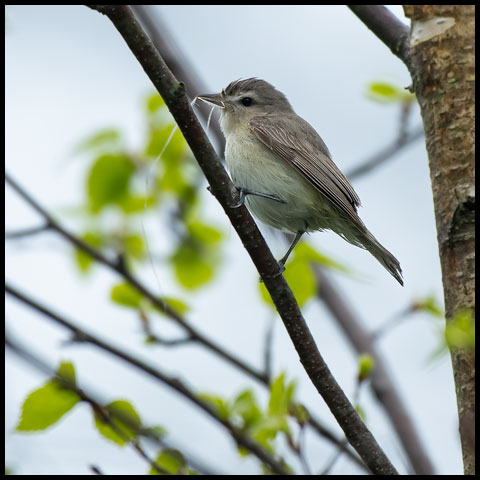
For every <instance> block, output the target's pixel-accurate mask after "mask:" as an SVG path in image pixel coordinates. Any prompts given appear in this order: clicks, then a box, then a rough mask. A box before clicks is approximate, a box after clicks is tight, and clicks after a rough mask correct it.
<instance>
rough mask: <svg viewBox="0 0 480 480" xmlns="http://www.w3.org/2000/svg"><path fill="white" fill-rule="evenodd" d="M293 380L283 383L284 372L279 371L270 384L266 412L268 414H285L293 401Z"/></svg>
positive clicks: (294, 386)
mask: <svg viewBox="0 0 480 480" xmlns="http://www.w3.org/2000/svg"><path fill="white" fill-rule="evenodd" d="M295 388H296V385H295V382H290V383H289V384H287V385H286V384H285V373H281V374H280V375H279V376H278V377H277V378H276V379H275V380H274V381H273V382H272V384H271V386H270V400H269V402H268V413H269V414H270V415H286V414H287V413H288V410H289V407H290V406H291V404H292V402H293V396H294V394H295Z"/></svg>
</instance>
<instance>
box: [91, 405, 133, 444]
mask: <svg viewBox="0 0 480 480" xmlns="http://www.w3.org/2000/svg"><path fill="white" fill-rule="evenodd" d="M104 408H105V413H106V415H108V417H109V418H110V421H111V422H112V423H113V425H114V427H112V426H111V425H110V423H109V422H105V421H104V419H103V418H102V417H101V416H100V414H99V413H98V412H95V426H96V427H97V429H98V431H99V432H100V433H101V434H102V435H103V436H104V437H105V438H107V439H108V440H111V441H112V442H115V443H116V444H117V445H120V446H122V447H123V446H124V445H125V444H126V443H127V442H128V441H132V440H134V439H135V438H136V437H137V436H138V432H139V431H140V428H141V426H142V422H141V420H140V416H139V415H138V413H137V411H136V410H135V408H134V407H133V405H132V404H131V403H130V402H127V401H126V400H115V401H113V402H111V403H109V404H108V405H107V406H106V407H104Z"/></svg>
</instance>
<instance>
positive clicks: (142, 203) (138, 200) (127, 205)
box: [119, 193, 157, 213]
mask: <svg viewBox="0 0 480 480" xmlns="http://www.w3.org/2000/svg"><path fill="white" fill-rule="evenodd" d="M156 204H157V199H156V198H155V197H153V196H151V195H149V196H147V197H144V196H141V195H140V196H138V195H132V194H130V193H127V195H126V196H125V197H123V199H122V200H121V201H120V203H119V205H120V206H121V207H122V210H123V211H124V212H125V213H139V212H143V211H144V210H148V209H149V208H152V207H154V206H155V205H156Z"/></svg>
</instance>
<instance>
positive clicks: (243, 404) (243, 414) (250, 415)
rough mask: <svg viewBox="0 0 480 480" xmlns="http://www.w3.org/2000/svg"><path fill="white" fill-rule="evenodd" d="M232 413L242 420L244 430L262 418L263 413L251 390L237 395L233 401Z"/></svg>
mask: <svg viewBox="0 0 480 480" xmlns="http://www.w3.org/2000/svg"><path fill="white" fill-rule="evenodd" d="M231 413H232V414H234V415H238V416H239V417H240V418H241V419H242V421H243V425H242V426H241V427H242V428H249V427H251V426H252V425H254V424H256V423H257V422H259V421H260V420H261V418H262V411H261V410H260V408H259V406H258V405H257V402H256V400H255V395H254V393H253V391H252V390H250V389H247V390H244V391H243V392H241V393H239V394H238V395H237V397H236V398H235V400H234V401H233V404H232V407H231Z"/></svg>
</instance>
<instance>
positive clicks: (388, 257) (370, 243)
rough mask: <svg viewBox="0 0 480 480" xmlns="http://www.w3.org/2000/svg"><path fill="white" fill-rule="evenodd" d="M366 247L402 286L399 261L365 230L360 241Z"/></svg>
mask: <svg viewBox="0 0 480 480" xmlns="http://www.w3.org/2000/svg"><path fill="white" fill-rule="evenodd" d="M362 244H363V247H364V248H366V249H367V250H368V251H369V252H370V253H371V254H372V255H373V256H374V257H375V258H376V259H377V260H378V261H379V262H380V263H381V264H382V265H383V266H384V267H385V268H386V269H387V270H388V271H389V272H390V273H391V274H392V276H393V277H394V278H395V280H397V282H398V283H399V284H400V285H401V286H402V287H403V278H402V269H401V268H400V262H399V261H398V260H397V259H396V258H395V257H394V256H393V255H392V254H391V253H390V252H389V251H388V250H387V249H386V248H385V247H383V246H382V245H381V244H380V242H379V241H378V240H377V239H376V238H375V237H374V236H373V235H372V234H371V233H370V232H369V231H368V230H367V231H366V232H365V234H364V239H363V241H362Z"/></svg>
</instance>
